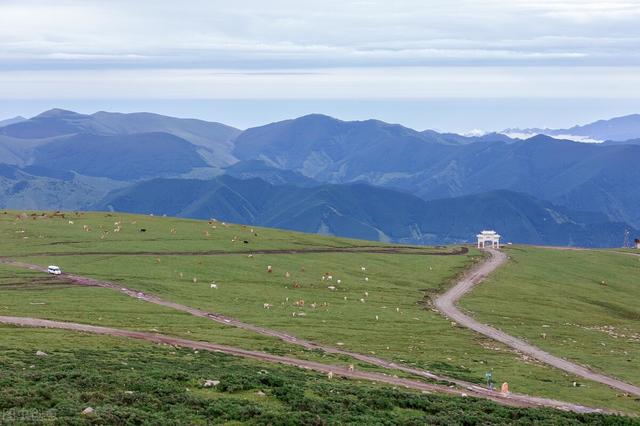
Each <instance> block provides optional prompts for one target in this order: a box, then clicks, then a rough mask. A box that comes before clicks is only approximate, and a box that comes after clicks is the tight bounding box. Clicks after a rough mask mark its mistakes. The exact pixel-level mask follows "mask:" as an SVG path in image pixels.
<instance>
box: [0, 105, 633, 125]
mask: <svg viewBox="0 0 640 426" xmlns="http://www.w3.org/2000/svg"><path fill="white" fill-rule="evenodd" d="M53 108H61V109H68V110H72V111H76V112H78V113H83V114H92V113H94V112H97V111H110V112H124V113H130V112H151V113H157V114H162V115H168V116H173V117H180V118H196V119H200V120H205V121H216V122H220V123H224V124H227V125H230V126H233V127H236V128H239V129H246V128H249V127H255V126H261V125H264V124H268V123H272V122H275V121H280V120H285V119H291V118H296V117H300V116H303V115H307V114H326V115H330V116H332V117H335V118H338V119H341V120H366V119H377V120H382V121H386V122H389V123H397V124H401V125H403V126H407V127H410V128H413V129H416V130H426V129H431V130H437V131H440V132H455V133H469V132H472V131H474V130H482V131H485V132H490V131H501V130H504V129H507V128H532V127H537V128H569V127H572V126H574V125H583V124H587V123H590V122H593V121H596V120H601V119H609V118H613V117H619V116H623V115H629V114H636V113H640V102H638V101H636V100H633V99H616V100H612V99H504V98H503V99H467V98H461V99H451V98H444V99H364V100H345V99H340V100H332V99H323V100H318V99H301V100H282V99H209V100H207V99H197V100H184V99H182V100H171V99H166V100H163V99H154V100H132V99H127V100H106V101H105V100H66V101H60V100H58V101H55V100H2V99H0V120H4V119H9V118H13V117H16V116H23V117H25V118H30V117H33V116H35V115H37V114H40V113H42V112H44V111H46V110H49V109H53Z"/></svg>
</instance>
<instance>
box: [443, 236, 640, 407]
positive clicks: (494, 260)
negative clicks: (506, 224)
mask: <svg viewBox="0 0 640 426" xmlns="http://www.w3.org/2000/svg"><path fill="white" fill-rule="evenodd" d="M486 250H487V251H488V252H489V254H490V255H491V257H490V258H489V260H487V261H485V262H483V263H481V264H479V265H478V266H476V267H475V268H473V269H472V270H471V271H470V272H469V273H468V274H466V275H465V276H464V277H463V278H462V279H461V280H460V281H458V283H457V284H456V285H455V286H453V287H452V288H451V289H449V290H448V291H447V292H446V293H444V294H443V295H442V296H440V297H438V298H437V299H435V301H434V304H435V306H436V308H437V309H438V310H439V311H440V313H442V314H443V315H446V316H447V317H449V318H450V319H452V320H453V321H455V322H456V323H458V324H459V325H462V326H464V327H467V328H469V329H471V330H474V331H476V332H478V333H480V334H484V335H485V336H487V337H489V338H491V339H494V340H497V341H499V342H501V343H504V344H505V345H507V346H509V347H511V348H513V349H516V350H517V351H519V352H521V353H523V354H526V355H528V356H531V357H533V358H535V359H537V360H538V361H541V362H544V363H545V364H548V365H551V366H553V367H556V368H559V369H561V370H564V371H566V372H568V373H571V374H574V375H576V376H580V377H584V378H585V379H589V380H593V381H595V382H599V383H603V384H605V385H607V386H610V387H612V388H615V389H618V390H621V391H623V392H626V393H628V394H632V395H636V396H640V388H639V387H637V386H634V385H631V384H629V383H625V382H623V381H620V380H617V379H615V378H613V377H609V376H605V375H603V374H600V373H596V372H594V371H591V370H589V369H588V368H586V367H584V366H581V365H578V364H575V363H573V362H570V361H567V360H565V359H562V358H559V357H557V356H554V355H551V354H550V353H548V352H545V351H543V350H542V349H540V348H538V347H536V346H533V345H531V344H529V343H527V342H525V341H524V340H521V339H518V338H516V337H513V336H511V335H509V334H507V333H505V332H503V331H500V330H498V329H496V328H493V327H491V326H489V325H486V324H481V323H479V322H478V321H476V320H475V319H473V318H472V317H470V316H469V315H466V314H464V313H462V312H461V311H460V310H459V309H458V308H457V307H456V303H457V302H458V300H460V298H461V297H462V296H464V295H465V294H466V293H468V292H469V291H470V290H471V289H472V288H473V287H474V286H475V285H477V284H478V283H480V282H482V281H483V280H484V278H485V277H486V276H487V275H489V274H490V273H491V272H493V271H494V270H496V269H497V268H498V267H500V266H501V265H503V264H504V263H506V261H507V255H506V254H505V253H503V252H501V251H498V250H494V249H486Z"/></svg>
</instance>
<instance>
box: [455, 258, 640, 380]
mask: <svg viewBox="0 0 640 426" xmlns="http://www.w3.org/2000/svg"><path fill="white" fill-rule="evenodd" d="M507 251H508V254H509V257H510V260H509V263H508V264H507V265H506V266H505V267H503V268H501V269H500V270H498V271H496V272H495V273H494V274H493V275H492V276H490V277H489V278H488V279H487V281H486V282H484V283H482V284H481V285H480V286H479V287H477V288H476V289H475V290H474V291H473V293H471V294H470V295H467V296H466V297H465V298H463V299H462V301H461V306H462V307H463V308H465V309H466V310H468V311H469V312H471V313H472V314H473V315H474V316H475V317H477V318H479V319H480V320H482V321H484V322H487V323H490V324H493V325H496V326H498V327H499V328H500V329H503V330H505V331H507V332H508V333H510V334H512V335H515V336H519V337H524V338H526V339H527V340H528V341H530V342H533V343H534V344H535V345H537V346H539V347H541V348H543V349H545V350H547V351H549V352H552V353H554V354H557V355H560V356H562V357H565V358H567V359H570V360H573V361H576V362H578V363H581V364H584V365H588V366H589V367H590V368H592V369H594V370H597V371H601V372H604V373H606V374H610V375H612V376H615V377H618V378H620V379H622V380H625V381H628V382H630V383H634V384H640V303H638V300H640V285H639V283H640V281H639V279H638V277H639V276H640V275H639V273H640V257H637V256H630V255H628V254H624V253H619V252H617V250H597V251H596V250H551V249H541V248H535V247H510V248H508V249H507Z"/></svg>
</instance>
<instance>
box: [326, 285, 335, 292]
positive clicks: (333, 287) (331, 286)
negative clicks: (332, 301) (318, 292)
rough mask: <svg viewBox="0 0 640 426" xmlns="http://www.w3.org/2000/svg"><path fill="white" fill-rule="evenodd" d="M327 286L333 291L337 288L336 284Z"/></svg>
mask: <svg viewBox="0 0 640 426" xmlns="http://www.w3.org/2000/svg"><path fill="white" fill-rule="evenodd" d="M327 288H328V289H329V290H331V291H334V290H335V289H336V287H335V286H333V285H330V286H329V287H327Z"/></svg>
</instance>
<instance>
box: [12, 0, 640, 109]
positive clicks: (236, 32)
mask: <svg viewBox="0 0 640 426" xmlns="http://www.w3.org/2000/svg"><path fill="white" fill-rule="evenodd" d="M638 18H640V3H639V2H638V1H637V0H618V1H596V0H580V1H578V0H560V1H556V0H535V1H529V0H456V1H451V0H396V1H393V2H389V1H387V0H369V1H363V0H323V1H320V0H313V1H303V2H301V1H299V0H297V1H294V0H270V1H268V2H265V1H262V0H236V1H233V2H229V1H222V0H187V1H183V2H175V1H173V0H154V1H150V0H147V1H135V2H134V1H127V0H111V1H108V2H105V1H98V0H60V1H56V2H51V1H48V0H1V1H0V70H4V71H3V72H2V73H0V87H1V88H3V91H2V92H1V93H2V94H1V95H0V96H2V97H4V98H8V97H9V96H18V97H33V96H37V94H38V93H40V95H41V96H63V97H68V96H81V97H84V96H107V97H110V96H112V93H120V94H126V96H136V97H141V96H152V97H155V96H158V93H163V94H164V95H165V97H166V96H175V97H181V98H182V97H187V96H194V97H201V96H203V95H204V94H206V95H207V96H211V97H214V98H220V97H224V96H229V97H236V96H239V97H248V96H258V97H265V96H267V94H268V95H270V96H271V95H273V96H277V97H285V98H295V97H298V96H302V95H301V94H307V95H309V96H316V97H327V96H328V95H329V94H330V95H331V96H338V97H347V96H363V97H376V96H377V97H391V96H395V97H400V96H408V97H418V96H462V94H465V95H468V96H492V95H493V96H533V97H537V96H542V94H546V95H548V96H551V97H555V96H558V94H559V93H560V94H564V95H567V96H575V97H582V96H600V95H603V96H605V97H611V96H621V97H630V96H632V95H633V96H635V94H636V93H637V92H638V90H639V86H638V79H637V77H635V75H632V73H631V72H627V71H626V70H625V67H627V69H629V70H635V67H637V66H640V50H638V49H637V46H638V44H639V42H640V26H638V25H637V22H638ZM597 67H606V68H601V69H600V71H598V68H597ZM356 68H358V70H356ZM212 70H213V71H212ZM380 70H384V71H380ZM605 70H606V72H607V73H610V72H611V73H613V74H611V75H608V74H604V73H603V72H604V71H605ZM253 71H256V72H255V73H253ZM274 72H275V73H274ZM270 73H271V74H270ZM281 73H284V74H281ZM128 79H130V80H128ZM614 79H615V81H614ZM74 84H75V85H76V86H75V88H74ZM607 84H610V86H611V89H610V90H607V89H606V88H605V85H607ZM79 86H81V87H82V89H79V88H78V87H79ZM311 86H313V87H311ZM17 87H19V88H21V89H20V90H18V89H16V88H17ZM63 87H64V90H63V89H61V88H63ZM36 88H37V89H36Z"/></svg>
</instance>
